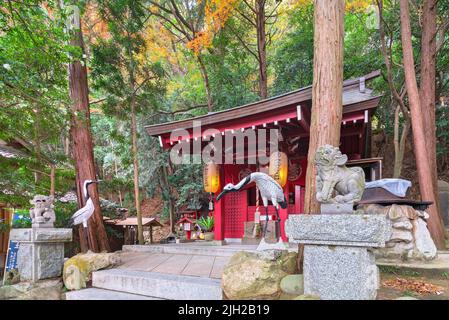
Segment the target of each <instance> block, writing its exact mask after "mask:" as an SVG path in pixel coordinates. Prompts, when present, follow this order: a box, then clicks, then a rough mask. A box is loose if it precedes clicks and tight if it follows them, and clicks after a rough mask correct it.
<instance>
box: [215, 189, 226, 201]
mask: <svg viewBox="0 0 449 320" xmlns="http://www.w3.org/2000/svg"><path fill="white" fill-rule="evenodd" d="M228 192H229V191H228V190H223V191H222V192H221V193H220V194H219V195H218V196H217V199H216V201H218V200H220V199H221V198H222V197H223V196H224V195H225V194H226V193H228Z"/></svg>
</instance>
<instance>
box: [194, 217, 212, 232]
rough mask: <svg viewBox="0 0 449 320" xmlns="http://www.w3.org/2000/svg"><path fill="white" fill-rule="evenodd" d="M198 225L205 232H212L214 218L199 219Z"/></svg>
mask: <svg viewBox="0 0 449 320" xmlns="http://www.w3.org/2000/svg"><path fill="white" fill-rule="evenodd" d="M197 224H198V225H199V226H200V228H201V229H202V230H204V231H205V232H209V231H212V230H213V228H214V217H210V216H208V217H201V218H200V219H198V221H197Z"/></svg>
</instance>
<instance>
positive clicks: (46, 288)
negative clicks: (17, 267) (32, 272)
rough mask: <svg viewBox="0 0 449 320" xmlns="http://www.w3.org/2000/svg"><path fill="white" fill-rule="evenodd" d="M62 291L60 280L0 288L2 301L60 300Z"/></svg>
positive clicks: (23, 283)
mask: <svg viewBox="0 0 449 320" xmlns="http://www.w3.org/2000/svg"><path fill="white" fill-rule="evenodd" d="M61 289H62V282H61V280H60V279H54V280H53V279H51V280H41V281H37V282H20V283H18V284H15V285H11V286H3V287H0V300H60V299H61V293H62V292H61Z"/></svg>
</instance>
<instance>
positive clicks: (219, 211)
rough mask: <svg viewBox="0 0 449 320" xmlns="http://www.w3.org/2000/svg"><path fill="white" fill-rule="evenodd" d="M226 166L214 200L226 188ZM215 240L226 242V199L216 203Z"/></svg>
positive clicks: (222, 171) (221, 168)
mask: <svg viewBox="0 0 449 320" xmlns="http://www.w3.org/2000/svg"><path fill="white" fill-rule="evenodd" d="M224 174H225V172H224V166H223V165H221V167H220V190H219V191H218V192H217V194H215V195H214V199H216V197H217V196H218V195H219V193H220V192H221V190H222V189H223V187H224ZM214 225H215V226H214V238H215V240H224V197H223V198H221V199H220V200H219V201H215V203H214Z"/></svg>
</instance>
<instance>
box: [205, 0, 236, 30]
mask: <svg viewBox="0 0 449 320" xmlns="http://www.w3.org/2000/svg"><path fill="white" fill-rule="evenodd" d="M236 3H237V0H206V7H205V19H206V26H207V27H208V29H211V31H212V32H214V33H216V32H218V31H219V30H220V29H221V28H223V27H224V25H225V23H226V21H227V20H228V19H229V17H230V15H231V13H232V10H233V9H234V7H235V5H236Z"/></svg>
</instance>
